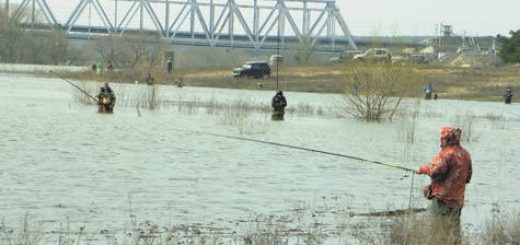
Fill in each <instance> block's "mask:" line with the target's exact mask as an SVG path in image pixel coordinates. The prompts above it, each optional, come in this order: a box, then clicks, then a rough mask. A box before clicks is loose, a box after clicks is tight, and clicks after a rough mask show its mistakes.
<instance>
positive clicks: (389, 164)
mask: <svg viewBox="0 0 520 245" xmlns="http://www.w3.org/2000/svg"><path fill="white" fill-rule="evenodd" d="M194 132H196V133H199V134H207V135H212V136H216V137H222V138H229V139H237V140H245V141H251V142H257V143H262V144H268V145H275V146H281V147H286V148H292V149H297V150H302V151H310V152H316V153H322V154H327V155H332V156H337V157H344V158H349V159H353V160H358V161H362V162H367V163H374V164H378V165H383V166H387V167H392V168H397V169H401V170H404V171H408V172H413V173H415V170H414V169H411V168H407V167H403V166H399V165H398V164H394V163H385V162H380V161H373V160H368V159H364V158H361V157H356V156H351V155H346V154H340V153H334V152H328V151H322V150H317V149H311V148H306V147H300V146H294V145H288V144H282V143H277V142H271V141H265V140H258V139H250V138H243V137H237V136H231V135H223V134H215V133H208V132H199V131H194Z"/></svg>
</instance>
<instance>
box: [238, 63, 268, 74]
mask: <svg viewBox="0 0 520 245" xmlns="http://www.w3.org/2000/svg"><path fill="white" fill-rule="evenodd" d="M233 76H234V77H254V78H260V77H261V78H268V77H269V76H271V68H270V67H269V63H268V62H267V61H248V62H246V63H245V64H244V65H242V67H240V68H235V69H233Z"/></svg>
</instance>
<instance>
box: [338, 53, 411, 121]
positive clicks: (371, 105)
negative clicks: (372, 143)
mask: <svg viewBox="0 0 520 245" xmlns="http://www.w3.org/2000/svg"><path fill="white" fill-rule="evenodd" d="M348 68H350V69H351V73H350V74H349V75H348V76H347V77H346V78H345V84H346V88H347V91H346V93H345V95H344V103H343V104H342V105H341V107H342V108H341V109H342V110H343V111H344V112H346V113H347V114H350V115H352V116H354V117H358V118H363V119H365V120H367V121H380V120H382V119H388V120H391V119H392V118H393V117H394V115H395V113H396V111H397V110H398V109H399V107H400V106H401V102H402V99H403V98H404V96H405V95H407V94H409V89H410V88H412V87H413V86H412V85H413V79H412V76H411V74H412V73H411V72H409V71H408V70H407V68H405V67H403V66H397V65H392V64H390V63H385V62H368V61H363V62H356V63H355V64H353V65H352V66H350V67H348Z"/></svg>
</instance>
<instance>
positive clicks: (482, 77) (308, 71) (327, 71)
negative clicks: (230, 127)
mask: <svg viewBox="0 0 520 245" xmlns="http://www.w3.org/2000/svg"><path fill="white" fill-rule="evenodd" d="M50 70H52V71H59V72H62V76H64V77H67V78H70V79H75V80H89V81H96V80H97V81H100V82H102V81H108V82H119V83H134V82H135V81H136V80H143V78H142V77H141V78H139V75H138V74H139V72H137V71H135V70H131V69H129V70H116V71H113V73H111V74H110V72H107V71H105V72H104V74H105V75H104V76H103V77H100V76H98V75H96V73H95V72H93V71H91V70H90V68H89V67H82V66H53V65H31V64H0V72H4V73H26V74H31V75H36V76H44V77H48V76H53V75H51V74H46V73H47V72H48V71H50ZM409 70H410V72H411V73H413V75H414V76H415V77H417V79H416V80H417V83H415V84H414V87H413V88H409V89H410V95H409V97H422V96H423V94H422V87H423V86H424V84H425V83H427V82H432V84H433V87H434V90H435V93H437V94H438V95H439V99H460V100H473V101H491V102H502V94H503V91H504V90H505V89H506V88H507V87H508V86H510V87H511V88H512V90H513V94H514V93H515V92H516V91H520V66H516V65H513V66H505V67H500V68H494V67H470V68H461V67H444V66H417V67H410V68H409ZM348 72H349V67H348V66H346V65H344V64H317V65H283V66H281V67H280V70H279V77H278V84H279V89H280V90H284V91H293V92H309V93H333V94H341V93H344V92H348V91H350V89H348V88H346V87H345V86H346V85H345V84H346V83H345V80H346V79H348V76H349V75H348ZM154 77H155V81H156V83H157V84H163V85H175V80H177V79H182V80H183V82H184V85H185V86H195V87H216V88H230V89H248V90H267V91H270V90H271V91H274V90H276V89H275V88H276V76H275V72H272V74H271V77H270V78H268V79H254V78H243V79H238V78H234V77H232V73H231V68H190V69H177V70H174V71H173V73H172V74H170V75H169V74H167V73H166V71H155V73H154ZM515 98H516V97H515V96H514V97H513V104H514V103H515Z"/></svg>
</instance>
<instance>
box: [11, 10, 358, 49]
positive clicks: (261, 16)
mask: <svg viewBox="0 0 520 245" xmlns="http://www.w3.org/2000/svg"><path fill="white" fill-rule="evenodd" d="M239 1H240V2H239ZM55 2H58V1H56V0H52V1H51V0H18V1H17V0H4V4H5V5H4V8H5V10H6V11H7V12H8V13H9V14H10V16H11V17H16V16H19V15H21V14H24V15H25V16H26V18H24V24H25V25H27V26H30V27H33V28H38V26H39V27H40V28H41V26H42V24H43V25H45V26H47V25H48V26H52V27H53V28H56V29H62V30H65V31H67V32H68V34H69V37H70V38H78V39H81V38H86V37H88V38H89V39H90V38H92V37H94V38H95V37H96V36H97V35H107V34H112V35H124V34H125V33H135V32H143V31H145V32H155V33H157V34H159V35H161V36H162V37H163V38H165V39H167V40H169V42H170V44H172V45H196V46H211V47H241V48H251V49H274V48H278V47H280V48H287V47H288V46H289V45H299V47H304V48H306V49H314V50H320V51H338V50H345V49H350V50H357V47H356V44H355V43H354V41H353V39H352V36H351V33H350V30H349V28H348V26H347V23H346V21H345V20H344V18H343V17H342V15H341V13H340V12H339V10H338V8H337V7H336V6H335V1H334V0H247V1H245V0H204V2H203V1H200V0H77V3H73V5H74V6H73V7H72V8H67V9H65V12H67V11H70V13H63V12H64V10H63V9H59V8H58V7H56V6H53V5H52V4H55ZM69 2H70V0H69ZM245 2H246V3H245ZM69 4H70V3H69ZM53 9H55V10H58V11H59V13H60V14H65V16H66V17H65V18H63V20H59V19H58V18H57V17H56V14H55V12H56V11H53ZM35 16H36V17H35ZM38 16H39V17H38Z"/></svg>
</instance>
